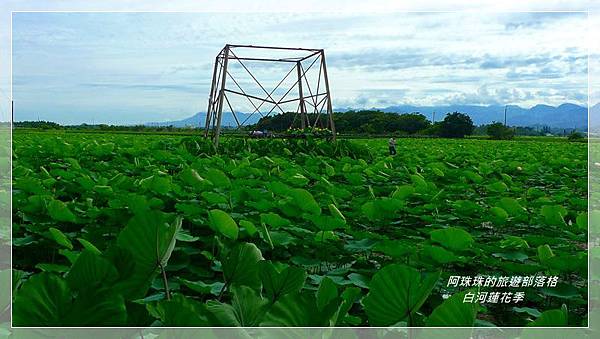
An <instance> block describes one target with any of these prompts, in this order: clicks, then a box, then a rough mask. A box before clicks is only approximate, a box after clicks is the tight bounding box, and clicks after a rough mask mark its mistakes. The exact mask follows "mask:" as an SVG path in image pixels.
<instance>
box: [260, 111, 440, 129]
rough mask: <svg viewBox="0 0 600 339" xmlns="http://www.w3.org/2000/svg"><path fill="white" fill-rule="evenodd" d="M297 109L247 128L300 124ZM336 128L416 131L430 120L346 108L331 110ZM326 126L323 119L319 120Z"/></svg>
mask: <svg viewBox="0 0 600 339" xmlns="http://www.w3.org/2000/svg"><path fill="white" fill-rule="evenodd" d="M297 115H298V114H297V113H284V114H276V115H272V116H268V117H263V118H261V119H260V120H259V121H258V122H257V123H256V124H255V125H253V126H251V127H249V128H250V129H257V130H268V131H275V132H284V131H286V130H287V129H288V128H290V126H291V127H292V128H297V127H299V124H300V121H298V119H297V118H296V121H295V120H294V117H297ZM315 118H316V117H315V115H314V114H309V119H310V121H314V120H315ZM334 120H335V127H336V131H337V132H339V133H342V134H390V133H404V134H415V133H417V132H419V131H423V130H425V129H426V128H427V127H429V125H430V124H431V123H430V121H429V120H427V118H426V117H425V116H424V115H422V114H419V113H410V114H397V113H384V112H381V111H348V112H344V113H335V114H334ZM320 123H321V125H322V126H326V121H320Z"/></svg>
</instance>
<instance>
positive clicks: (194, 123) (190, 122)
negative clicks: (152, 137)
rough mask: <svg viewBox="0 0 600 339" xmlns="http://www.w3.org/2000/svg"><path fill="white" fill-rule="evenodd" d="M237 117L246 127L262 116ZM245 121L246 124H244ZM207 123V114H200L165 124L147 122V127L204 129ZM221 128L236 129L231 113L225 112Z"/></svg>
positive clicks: (243, 114) (245, 114)
mask: <svg viewBox="0 0 600 339" xmlns="http://www.w3.org/2000/svg"><path fill="white" fill-rule="evenodd" d="M236 116H237V118H238V120H239V121H240V123H243V124H244V125H250V124H255V123H256V122H258V119H260V115H259V114H258V113H255V114H253V115H251V114H249V113H236ZM244 121H245V123H244ZM205 123H206V113H203V112H198V113H196V114H194V115H193V116H191V117H189V118H186V119H183V120H175V121H163V122H147V123H145V125H146V126H157V127H158V126H174V127H202V128H204V124H205ZM221 126H224V127H236V126H237V122H236V121H235V118H234V117H233V114H231V113H230V112H223V117H222V118H221Z"/></svg>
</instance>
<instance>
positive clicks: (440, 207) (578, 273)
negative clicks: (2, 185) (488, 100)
mask: <svg viewBox="0 0 600 339" xmlns="http://www.w3.org/2000/svg"><path fill="white" fill-rule="evenodd" d="M13 140H14V141H13V220H12V222H13V224H12V225H13V230H12V235H13V239H12V246H13V324H14V325H15V326H248V327H255V326H318V327H320V326H586V325H587V282H586V280H587V246H586V242H587V215H586V211H587V154H586V152H587V148H586V144H582V143H569V142H566V141H549V140H536V139H532V140H531V141H523V140H520V141H489V140H475V139H464V140H449V139H400V140H398V155H396V156H394V157H390V156H387V154H386V153H385V152H387V144H386V142H387V141H386V140H383V139H372V140H341V141H338V142H337V143H333V142H328V141H315V140H310V139H308V140H304V139H294V140H244V139H235V138H232V139H227V138H225V139H224V140H222V143H221V145H220V147H219V149H218V150H215V149H214V148H213V147H212V145H211V144H210V143H209V142H207V141H206V140H204V139H202V138H200V137H190V136H176V135H158V134H156V135H152V134H150V135H144V134H139V135H136V134H103V133H59V132H16V133H15V134H14V136H13ZM452 276H469V277H475V276H494V277H495V278H498V279H499V278H500V277H502V276H504V277H515V276H519V277H533V276H546V277H550V276H556V277H558V283H557V284H556V286H553V287H540V286H529V287H524V288H511V287H502V288H498V287H496V288H494V287H490V286H483V285H482V286H476V287H474V286H469V285H468V284H467V285H463V286H454V285H452V284H449V280H451V277H452ZM485 291H487V292H494V291H498V292H505V291H511V292H517V291H522V292H524V293H525V295H524V299H523V300H521V301H520V302H509V303H501V302H495V303H494V302H489V301H488V300H481V302H478V301H477V300H475V301H474V302H464V301H465V296H466V295H467V294H469V293H472V294H477V295H480V294H481V292H485Z"/></svg>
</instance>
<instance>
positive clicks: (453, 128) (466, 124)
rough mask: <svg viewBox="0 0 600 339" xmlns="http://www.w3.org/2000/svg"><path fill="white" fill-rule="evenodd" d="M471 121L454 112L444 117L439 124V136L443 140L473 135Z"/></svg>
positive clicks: (465, 116) (466, 116)
mask: <svg viewBox="0 0 600 339" xmlns="http://www.w3.org/2000/svg"><path fill="white" fill-rule="evenodd" d="M474 129H475V126H474V125H473V120H471V117H469V116H468V115H466V114H463V113H459V112H454V113H450V114H448V115H446V117H445V118H444V120H443V121H442V122H441V124H440V128H439V135H440V136H441V137H444V138H464V137H465V135H471V134H473V130H474Z"/></svg>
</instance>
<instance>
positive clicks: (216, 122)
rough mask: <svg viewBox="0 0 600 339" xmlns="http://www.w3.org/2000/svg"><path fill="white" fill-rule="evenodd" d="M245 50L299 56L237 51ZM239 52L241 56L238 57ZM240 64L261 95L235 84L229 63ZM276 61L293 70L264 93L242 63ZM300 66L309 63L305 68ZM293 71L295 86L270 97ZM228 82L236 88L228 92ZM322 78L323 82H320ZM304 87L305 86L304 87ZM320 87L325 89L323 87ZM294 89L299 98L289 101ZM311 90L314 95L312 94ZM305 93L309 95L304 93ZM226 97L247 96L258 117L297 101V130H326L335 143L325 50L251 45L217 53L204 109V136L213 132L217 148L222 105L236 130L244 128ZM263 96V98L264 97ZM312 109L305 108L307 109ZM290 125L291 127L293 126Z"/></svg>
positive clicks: (263, 89)
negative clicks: (311, 75) (312, 77)
mask: <svg viewBox="0 0 600 339" xmlns="http://www.w3.org/2000/svg"><path fill="white" fill-rule="evenodd" d="M244 49H255V50H264V51H268V50H278V51H280V52H281V51H284V52H285V51H290V52H292V51H294V52H295V53H299V54H302V55H303V56H300V57H284V58H273V57H244V56H243V55H242V53H240V52H239V51H240V50H244ZM238 53H240V56H238ZM234 61H235V62H237V63H239V64H240V65H241V66H242V68H243V69H244V70H245V71H246V72H247V73H248V74H249V75H250V77H251V78H252V79H253V80H254V82H255V83H256V84H257V85H258V87H259V88H260V89H261V90H262V93H260V94H256V95H254V94H249V93H247V92H246V91H245V90H244V89H243V88H242V86H240V84H239V83H238V81H236V79H235V78H234V77H233V75H232V74H231V73H230V72H229V70H228V65H229V64H230V62H234ZM254 61H257V62H277V63H288V64H292V68H291V69H290V71H289V72H287V74H286V75H285V76H284V77H283V79H281V81H279V83H278V84H277V85H276V86H275V87H274V88H273V89H272V90H271V91H267V90H266V89H265V87H264V86H263V84H261V83H260V82H259V81H258V80H257V79H256V77H255V76H254V74H253V73H252V72H251V71H250V68H249V67H248V66H247V65H246V63H245V62H254ZM303 63H305V64H308V66H307V67H305V65H303ZM316 64H318V67H319V72H318V78H317V80H316V84H315V83H313V84H312V87H311V84H310V81H309V79H308V77H307V72H308V71H309V70H310V69H311V68H312V67H314V66H315V65H316ZM294 70H295V71H296V76H297V80H296V81H295V83H294V84H293V85H292V86H291V87H290V88H289V89H288V90H287V91H286V92H285V94H283V95H282V96H281V97H280V98H279V99H277V100H276V99H275V98H273V94H274V92H275V91H276V90H277V89H278V88H279V87H280V86H281V84H282V83H283V82H284V81H285V80H286V79H287V78H288V77H289V76H290V74H292V73H294ZM228 79H230V80H231V81H232V82H233V84H234V85H235V87H236V89H230V88H228V87H227V85H228ZM321 79H322V80H323V81H321ZM321 82H323V85H321ZM305 86H306V87H305ZM323 86H324V87H325V88H323ZM294 88H297V94H298V96H297V97H295V98H289V97H288V95H289V94H290V92H292V91H293V89H294ZM313 89H314V93H313ZM306 90H308V95H306V94H307V93H306V92H305V91H306ZM228 95H236V96H241V97H246V98H247V99H248V101H250V103H251V104H252V106H253V107H254V111H253V112H252V113H251V114H250V115H254V114H256V113H258V114H259V115H260V116H261V117H267V116H269V115H271V114H272V113H273V112H274V111H275V109H278V110H279V112H277V114H278V113H285V112H284V110H283V109H282V108H281V106H280V105H282V104H285V103H292V102H298V108H297V110H296V112H295V113H297V115H295V116H294V122H295V121H296V118H297V117H299V118H300V127H301V128H302V129H304V128H311V127H312V128H314V127H316V126H317V124H319V126H325V127H328V128H329V129H330V130H331V132H332V133H333V139H334V140H335V134H336V133H335V124H334V122H333V109H332V104H331V92H330V90H329V78H328V76H327V65H326V64H325V51H324V50H323V49H310V48H293V47H272V46H254V45H230V44H227V45H225V47H223V49H222V50H221V51H220V52H219V54H218V55H217V56H216V58H215V64H214V69H213V75H212V84H211V89H210V94H209V99H208V108H207V110H206V122H205V125H204V126H205V130H204V136H205V137H209V136H210V135H211V132H212V138H213V142H214V144H215V145H216V146H218V144H219V136H220V134H221V121H222V118H223V108H224V106H225V105H227V107H228V108H229V110H230V111H231V113H232V114H233V117H234V119H235V121H236V124H237V128H236V129H239V128H240V127H242V126H244V124H245V123H246V121H247V120H248V118H250V116H248V117H246V119H245V120H244V121H240V119H239V117H238V115H237V114H236V112H235V110H234V109H233V107H232V105H231V102H230V100H229V99H228ZM264 95H266V97H265V96H264ZM251 99H254V100H258V101H259V102H260V104H259V105H258V106H257V105H256V104H255V103H254V101H252V100H251ZM265 103H267V104H271V105H272V108H271V109H270V110H269V111H268V112H267V113H266V114H263V112H261V110H260V109H261V107H262V106H263V104H265ZM307 105H308V106H310V107H311V108H312V109H307V107H308V106H307ZM313 113H314V115H313V116H314V119H313V121H310V118H309V115H308V114H313ZM323 114H326V115H327V120H326V121H325V122H323V120H322V119H321V115H323ZM294 122H292V125H293V124H294Z"/></svg>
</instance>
